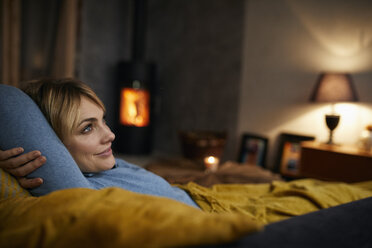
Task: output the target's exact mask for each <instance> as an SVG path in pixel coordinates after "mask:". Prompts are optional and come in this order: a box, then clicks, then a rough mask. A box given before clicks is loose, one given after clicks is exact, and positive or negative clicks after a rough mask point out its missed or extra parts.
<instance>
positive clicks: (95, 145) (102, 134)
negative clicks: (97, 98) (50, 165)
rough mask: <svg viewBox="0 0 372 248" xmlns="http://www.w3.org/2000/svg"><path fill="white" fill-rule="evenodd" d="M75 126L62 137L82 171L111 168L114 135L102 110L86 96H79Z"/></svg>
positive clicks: (113, 161) (112, 163)
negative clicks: (68, 133)
mask: <svg viewBox="0 0 372 248" xmlns="http://www.w3.org/2000/svg"><path fill="white" fill-rule="evenodd" d="M79 112H80V113H79V116H78V122H77V123H78V124H77V128H75V129H74V130H73V132H72V134H71V135H69V136H68V137H66V138H65V139H63V143H64V144H65V146H66V147H67V149H68V150H69V152H70V153H71V155H72V157H73V158H74V160H75V161H76V163H77V164H78V166H79V168H80V170H81V171H82V172H98V171H103V170H109V169H111V168H112V167H113V166H114V164H115V158H114V156H113V155H112V150H111V144H112V141H113V140H114V139H115V135H114V134H113V133H112V132H111V130H110V128H109V127H108V126H107V125H106V122H105V119H104V113H103V110H102V109H101V108H100V107H99V106H98V105H97V104H95V103H94V102H93V101H91V100H89V99H88V98H86V97H82V98H81V102H80V106H79Z"/></svg>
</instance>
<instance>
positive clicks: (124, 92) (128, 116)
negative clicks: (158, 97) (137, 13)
mask: <svg viewBox="0 0 372 248" xmlns="http://www.w3.org/2000/svg"><path fill="white" fill-rule="evenodd" d="M149 123H150V94H149V92H148V91H147V90H143V89H133V88H122V89H121V92H120V124H122V125H125V126H136V127H145V126H148V125H149Z"/></svg>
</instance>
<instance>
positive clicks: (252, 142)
mask: <svg viewBox="0 0 372 248" xmlns="http://www.w3.org/2000/svg"><path fill="white" fill-rule="evenodd" d="M268 143H269V139H268V138H267V137H265V136H262V135H258V134H253V133H244V134H243V135H242V138H241V145H240V151H239V157H238V162H239V163H241V164H251V165H258V166H260V167H263V168H265V167H266V156H267V150H268Z"/></svg>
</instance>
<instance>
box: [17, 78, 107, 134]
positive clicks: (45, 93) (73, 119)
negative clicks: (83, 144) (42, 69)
mask: <svg viewBox="0 0 372 248" xmlns="http://www.w3.org/2000/svg"><path fill="white" fill-rule="evenodd" d="M22 90H23V91H24V92H25V93H26V94H28V95H29V96H30V97H31V98H32V99H33V100H34V101H35V102H36V104H37V105H38V106H39V108H40V109H41V111H42V112H43V114H44V115H45V117H46V119H47V120H48V122H49V123H50V125H51V126H52V128H53V129H54V131H55V132H56V134H57V135H58V137H59V138H60V139H61V140H62V141H63V140H64V138H66V137H67V136H68V135H70V134H72V132H73V130H74V129H75V128H76V126H77V121H78V116H79V106H80V101H81V97H83V96H84V97H87V98H88V99H90V100H92V101H93V102H94V103H95V104H97V105H98V106H99V107H100V108H102V110H103V111H104V112H106V109H105V106H104V105H103V103H102V101H101V100H100V99H99V98H98V96H97V95H96V94H95V93H94V91H93V90H92V89H91V88H90V87H89V86H87V85H86V84H84V83H83V82H81V81H79V80H76V79H71V78H64V79H39V80H33V81H29V82H26V83H24V84H23V86H22Z"/></svg>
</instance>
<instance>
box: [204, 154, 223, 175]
mask: <svg viewBox="0 0 372 248" xmlns="http://www.w3.org/2000/svg"><path fill="white" fill-rule="evenodd" d="M219 162H220V160H219V159H218V158H216V157H214V156H208V157H205V158H204V164H205V167H206V168H207V170H208V171H212V172H215V171H217V169H218V163H219Z"/></svg>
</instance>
